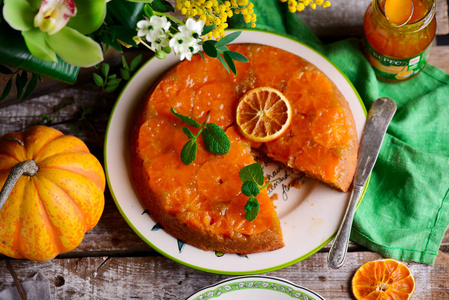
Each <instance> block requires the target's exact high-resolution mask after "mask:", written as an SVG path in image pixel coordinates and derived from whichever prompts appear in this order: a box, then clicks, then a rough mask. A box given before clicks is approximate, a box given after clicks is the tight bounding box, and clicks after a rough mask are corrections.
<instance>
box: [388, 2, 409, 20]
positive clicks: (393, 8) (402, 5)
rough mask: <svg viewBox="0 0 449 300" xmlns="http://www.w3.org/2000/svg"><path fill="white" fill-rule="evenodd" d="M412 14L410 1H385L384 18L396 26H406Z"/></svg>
mask: <svg viewBox="0 0 449 300" xmlns="http://www.w3.org/2000/svg"><path fill="white" fill-rule="evenodd" d="M412 14H413V2H412V0H387V1H385V16H386V17H387V20H388V21H389V22H390V23H392V24H394V25H396V26H402V25H404V24H406V23H407V22H408V21H409V20H410V18H411V17H412Z"/></svg>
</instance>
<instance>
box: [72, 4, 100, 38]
mask: <svg viewBox="0 0 449 300" xmlns="http://www.w3.org/2000/svg"><path fill="white" fill-rule="evenodd" d="M75 4H76V15H75V16H73V17H71V18H70V20H69V22H68V23H67V26H68V27H71V28H73V29H75V30H77V31H79V32H80V33H82V34H89V33H92V32H94V31H95V30H97V29H98V28H100V26H101V24H103V21H104V18H105V16H106V1H105V0H76V1H75Z"/></svg>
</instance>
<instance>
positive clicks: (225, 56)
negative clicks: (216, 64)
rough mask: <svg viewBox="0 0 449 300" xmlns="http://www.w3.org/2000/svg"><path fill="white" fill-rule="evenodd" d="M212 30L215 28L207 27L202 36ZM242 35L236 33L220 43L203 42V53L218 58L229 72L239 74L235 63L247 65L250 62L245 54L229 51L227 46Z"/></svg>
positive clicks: (212, 41)
mask: <svg viewBox="0 0 449 300" xmlns="http://www.w3.org/2000/svg"><path fill="white" fill-rule="evenodd" d="M212 29H213V26H206V27H204V29H203V32H202V34H203V35H204V34H205V32H206V33H207V32H209V31H211V30H212ZM240 34H241V31H236V32H233V33H231V34H228V35H227V36H225V37H223V38H222V39H221V40H219V41H218V42H217V41H215V40H207V41H204V42H202V45H203V51H204V53H206V55H207V56H210V57H213V58H218V60H219V61H220V62H221V64H222V65H223V66H224V67H225V68H226V70H227V71H228V72H232V73H234V74H237V68H236V67H235V63H234V61H239V62H245V63H247V62H248V61H249V60H248V58H247V57H246V56H244V55H243V54H240V53H238V52H235V51H231V50H229V49H228V47H227V46H226V45H227V44H229V43H231V42H232V41H234V40H235V39H236V38H238V36H239V35H240Z"/></svg>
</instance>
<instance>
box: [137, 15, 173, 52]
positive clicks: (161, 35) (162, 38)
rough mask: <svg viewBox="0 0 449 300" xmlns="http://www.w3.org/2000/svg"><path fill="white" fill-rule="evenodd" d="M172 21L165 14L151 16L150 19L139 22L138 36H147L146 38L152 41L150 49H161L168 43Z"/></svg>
mask: <svg viewBox="0 0 449 300" xmlns="http://www.w3.org/2000/svg"><path fill="white" fill-rule="evenodd" d="M170 26H171V23H170V22H169V21H168V20H167V18H166V17H165V16H156V15H154V16H151V18H150V20H141V21H139V22H137V36H139V37H142V36H145V39H146V40H147V41H148V42H150V43H151V45H150V49H151V50H153V51H159V50H161V49H162V48H164V47H165V46H167V45H168V38H167V31H168V30H169V29H170Z"/></svg>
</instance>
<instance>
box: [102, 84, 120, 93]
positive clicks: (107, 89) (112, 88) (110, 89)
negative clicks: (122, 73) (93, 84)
mask: <svg viewBox="0 0 449 300" xmlns="http://www.w3.org/2000/svg"><path fill="white" fill-rule="evenodd" d="M118 86H119V85H118V84H114V85H108V86H106V87H105V88H104V91H105V93H112V92H113V91H115V90H116V89H117V88H118Z"/></svg>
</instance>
